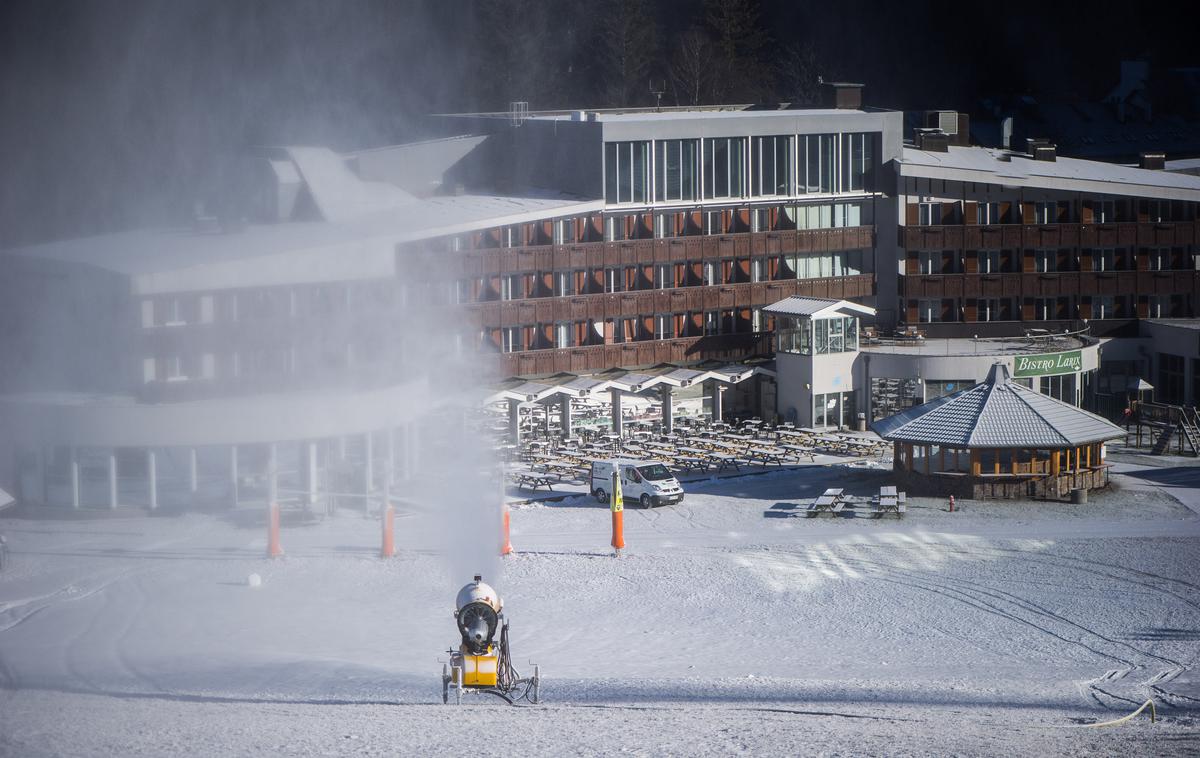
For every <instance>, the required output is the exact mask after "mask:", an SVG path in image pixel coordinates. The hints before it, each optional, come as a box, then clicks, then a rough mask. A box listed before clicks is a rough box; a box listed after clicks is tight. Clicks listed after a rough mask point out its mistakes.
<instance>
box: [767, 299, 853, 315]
mask: <svg viewBox="0 0 1200 758" xmlns="http://www.w3.org/2000/svg"><path fill="white" fill-rule="evenodd" d="M763 310H765V311H766V312H767V313H774V314H776V315H777V316H795V317H806V318H820V317H821V316H834V315H843V316H874V315H875V309H874V308H871V307H870V306H866V305H859V304H858V303H851V302H850V301H848V300H827V299H825V298H819V297H788V298H784V299H783V300H780V301H779V302H777V303H772V304H771V305H768V306H767V307H766V308H764V309H763Z"/></svg>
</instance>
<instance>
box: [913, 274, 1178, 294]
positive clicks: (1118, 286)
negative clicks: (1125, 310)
mask: <svg viewBox="0 0 1200 758" xmlns="http://www.w3.org/2000/svg"><path fill="white" fill-rule="evenodd" d="M902 286H903V293H902V295H903V296H904V297H910V298H931V299H932V298H960V297H968V298H970V297H985V298H1001V297H1059V296H1064V295H1128V294H1138V295H1188V294H1193V293H1196V292H1200V271H1194V270H1187V271H1060V272H1054V273H1021V274H917V275H915V276H914V275H908V276H905V277H904V279H903V285H902Z"/></svg>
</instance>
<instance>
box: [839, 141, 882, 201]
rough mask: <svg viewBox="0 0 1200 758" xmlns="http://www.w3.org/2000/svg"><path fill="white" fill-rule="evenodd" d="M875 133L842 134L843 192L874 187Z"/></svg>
mask: <svg viewBox="0 0 1200 758" xmlns="http://www.w3.org/2000/svg"><path fill="white" fill-rule="evenodd" d="M873 141H874V139H873V135H870V134H843V135H842V172H841V186H840V188H839V189H840V191H842V192H863V191H868V192H869V191H871V190H872V189H874V186H873V185H874V161H875V157H874V154H873V153H874V150H873V147H872V143H873Z"/></svg>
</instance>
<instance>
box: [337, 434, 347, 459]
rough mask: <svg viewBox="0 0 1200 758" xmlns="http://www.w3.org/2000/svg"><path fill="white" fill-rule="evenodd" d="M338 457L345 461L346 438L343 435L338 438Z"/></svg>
mask: <svg viewBox="0 0 1200 758" xmlns="http://www.w3.org/2000/svg"><path fill="white" fill-rule="evenodd" d="M338 457H339V458H341V459H342V460H343V461H344V460H346V437H345V436H344V435H343V436H341V437H338Z"/></svg>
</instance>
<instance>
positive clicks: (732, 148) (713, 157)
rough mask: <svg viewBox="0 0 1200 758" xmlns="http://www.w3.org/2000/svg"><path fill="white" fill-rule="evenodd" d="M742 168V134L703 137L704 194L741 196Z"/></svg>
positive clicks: (743, 161)
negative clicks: (738, 135)
mask: <svg viewBox="0 0 1200 758" xmlns="http://www.w3.org/2000/svg"><path fill="white" fill-rule="evenodd" d="M745 167H746V138H745V137H715V138H709V139H706V140H704V197H705V198H725V197H744V196H745V194H746V171H745Z"/></svg>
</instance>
